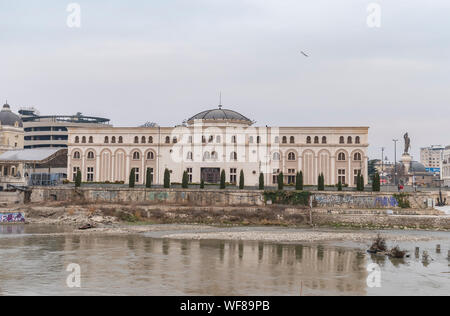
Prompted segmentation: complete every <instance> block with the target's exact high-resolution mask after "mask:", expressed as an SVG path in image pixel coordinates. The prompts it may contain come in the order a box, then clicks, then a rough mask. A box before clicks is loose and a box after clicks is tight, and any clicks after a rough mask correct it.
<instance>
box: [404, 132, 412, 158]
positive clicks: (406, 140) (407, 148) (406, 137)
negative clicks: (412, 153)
mask: <svg viewBox="0 0 450 316" xmlns="http://www.w3.org/2000/svg"><path fill="white" fill-rule="evenodd" d="M403 138H404V139H405V152H404V155H408V156H409V150H410V149H411V138H409V135H408V133H406V134H405V135H403Z"/></svg>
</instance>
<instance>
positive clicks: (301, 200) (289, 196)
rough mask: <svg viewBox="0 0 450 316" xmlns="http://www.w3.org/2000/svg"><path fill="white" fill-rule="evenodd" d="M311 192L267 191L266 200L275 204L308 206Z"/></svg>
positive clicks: (265, 193)
mask: <svg viewBox="0 0 450 316" xmlns="http://www.w3.org/2000/svg"><path fill="white" fill-rule="evenodd" d="M310 197H311V193H310V192H308V191H301V192H298V191H265V192H264V201H265V202H267V201H269V200H271V201H272V203H273V204H284V205H302V206H308V205H309V199H310Z"/></svg>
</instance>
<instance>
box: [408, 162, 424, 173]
mask: <svg viewBox="0 0 450 316" xmlns="http://www.w3.org/2000/svg"><path fill="white" fill-rule="evenodd" d="M409 171H410V172H427V169H426V168H425V166H424V165H423V164H421V163H420V162H418V161H411V167H410V168H409Z"/></svg>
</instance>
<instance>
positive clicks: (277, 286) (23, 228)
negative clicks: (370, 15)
mask: <svg viewBox="0 0 450 316" xmlns="http://www.w3.org/2000/svg"><path fill="white" fill-rule="evenodd" d="M246 229H247V230H248V229H250V230H251V229H254V230H257V229H258V230H261V229H263V228H261V229H259V228H246ZM265 229H267V228H265ZM269 229H273V230H277V229H278V230H280V229H282V228H269ZM167 230H168V231H170V226H168V228H167ZM394 233H398V234H422V235H423V234H426V235H427V236H428V235H431V236H434V237H436V240H435V241H434V240H433V241H429V242H428V241H427V242H419V243H412V242H403V243H400V246H401V248H404V249H407V250H409V251H410V252H411V258H407V259H405V260H404V261H399V260H393V261H392V260H390V259H387V258H385V257H373V256H371V255H369V254H367V253H366V252H365V250H366V249H367V244H361V243H353V242H325V243H303V244H302V243H270V242H253V241H252V242H250V241H249V242H246V241H221V240H202V241H199V240H172V239H162V238H159V237H158V235H152V234H146V235H142V234H141V235H116V236H112V235H79V234H72V233H71V229H70V228H65V227H58V226H33V225H14V226H0V295H297V296H298V295H305V296H306V295H450V274H449V272H450V268H449V264H450V261H448V259H447V252H448V249H449V246H450V238H449V233H429V232H394ZM437 243H439V244H441V248H442V250H441V253H436V251H435V248H436V244H437ZM416 246H419V247H420V249H421V253H422V251H423V250H426V251H428V252H429V254H430V259H429V260H428V262H423V261H422V258H421V257H420V258H416V257H415V255H414V248H415V247H416ZM71 263H75V264H78V265H79V266H80V268H81V275H80V276H81V287H80V288H70V287H68V286H67V283H66V280H67V278H68V276H69V274H70V273H71V272H67V271H66V268H67V266H68V265H69V264H71ZM372 263H376V264H378V265H379V267H380V269H381V274H380V277H381V279H380V281H381V287H372V286H368V284H367V279H368V277H369V273H370V272H368V271H367V267H368V265H370V264H372Z"/></svg>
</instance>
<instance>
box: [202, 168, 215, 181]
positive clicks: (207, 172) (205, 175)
mask: <svg viewBox="0 0 450 316" xmlns="http://www.w3.org/2000/svg"><path fill="white" fill-rule="evenodd" d="M201 179H202V180H203V181H205V182H206V183H219V182H220V168H202V169H201Z"/></svg>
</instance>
